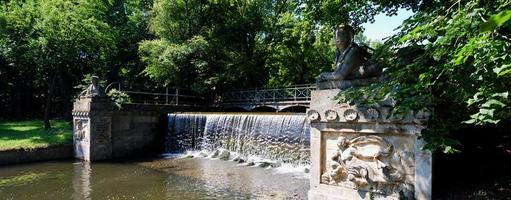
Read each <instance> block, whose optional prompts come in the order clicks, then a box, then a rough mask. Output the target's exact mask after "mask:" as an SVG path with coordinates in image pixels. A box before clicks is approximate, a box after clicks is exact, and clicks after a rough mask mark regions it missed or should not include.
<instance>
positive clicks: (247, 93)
mask: <svg viewBox="0 0 511 200" xmlns="http://www.w3.org/2000/svg"><path fill="white" fill-rule="evenodd" d="M315 89H316V86H315V85H314V84H307V85H294V86H291V87H285V88H254V89H249V90H238V91H231V92H226V93H223V95H222V96H221V99H219V101H220V102H222V103H227V104H234V103H278V102H310V98H311V91H313V90H315Z"/></svg>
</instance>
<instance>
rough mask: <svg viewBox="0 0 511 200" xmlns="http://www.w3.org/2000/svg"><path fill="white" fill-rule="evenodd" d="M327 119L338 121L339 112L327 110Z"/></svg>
mask: <svg viewBox="0 0 511 200" xmlns="http://www.w3.org/2000/svg"><path fill="white" fill-rule="evenodd" d="M325 117H326V120H328V121H334V120H336V119H337V112H335V110H327V111H325Z"/></svg>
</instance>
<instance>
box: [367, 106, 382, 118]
mask: <svg viewBox="0 0 511 200" xmlns="http://www.w3.org/2000/svg"><path fill="white" fill-rule="evenodd" d="M364 117H365V118H366V119H367V120H377V119H378V117H380V113H378V110H376V109H374V108H368V109H367V110H365V114H364Z"/></svg>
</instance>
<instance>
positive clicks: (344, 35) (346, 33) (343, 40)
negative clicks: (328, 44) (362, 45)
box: [335, 24, 355, 50]
mask: <svg viewBox="0 0 511 200" xmlns="http://www.w3.org/2000/svg"><path fill="white" fill-rule="evenodd" d="M354 36H355V30H354V29H353V27H351V26H350V25H347V24H341V25H338V26H337V29H336V30H335V46H336V47H337V49H338V50H343V49H345V48H346V47H347V46H348V45H349V44H350V43H351V42H353V38H354Z"/></svg>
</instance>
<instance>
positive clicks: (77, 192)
mask: <svg viewBox="0 0 511 200" xmlns="http://www.w3.org/2000/svg"><path fill="white" fill-rule="evenodd" d="M73 170H74V173H73V190H74V192H73V195H72V199H75V200H82V199H83V200H90V199H91V198H90V193H91V191H92V188H91V166H90V163H89V162H76V163H73Z"/></svg>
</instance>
